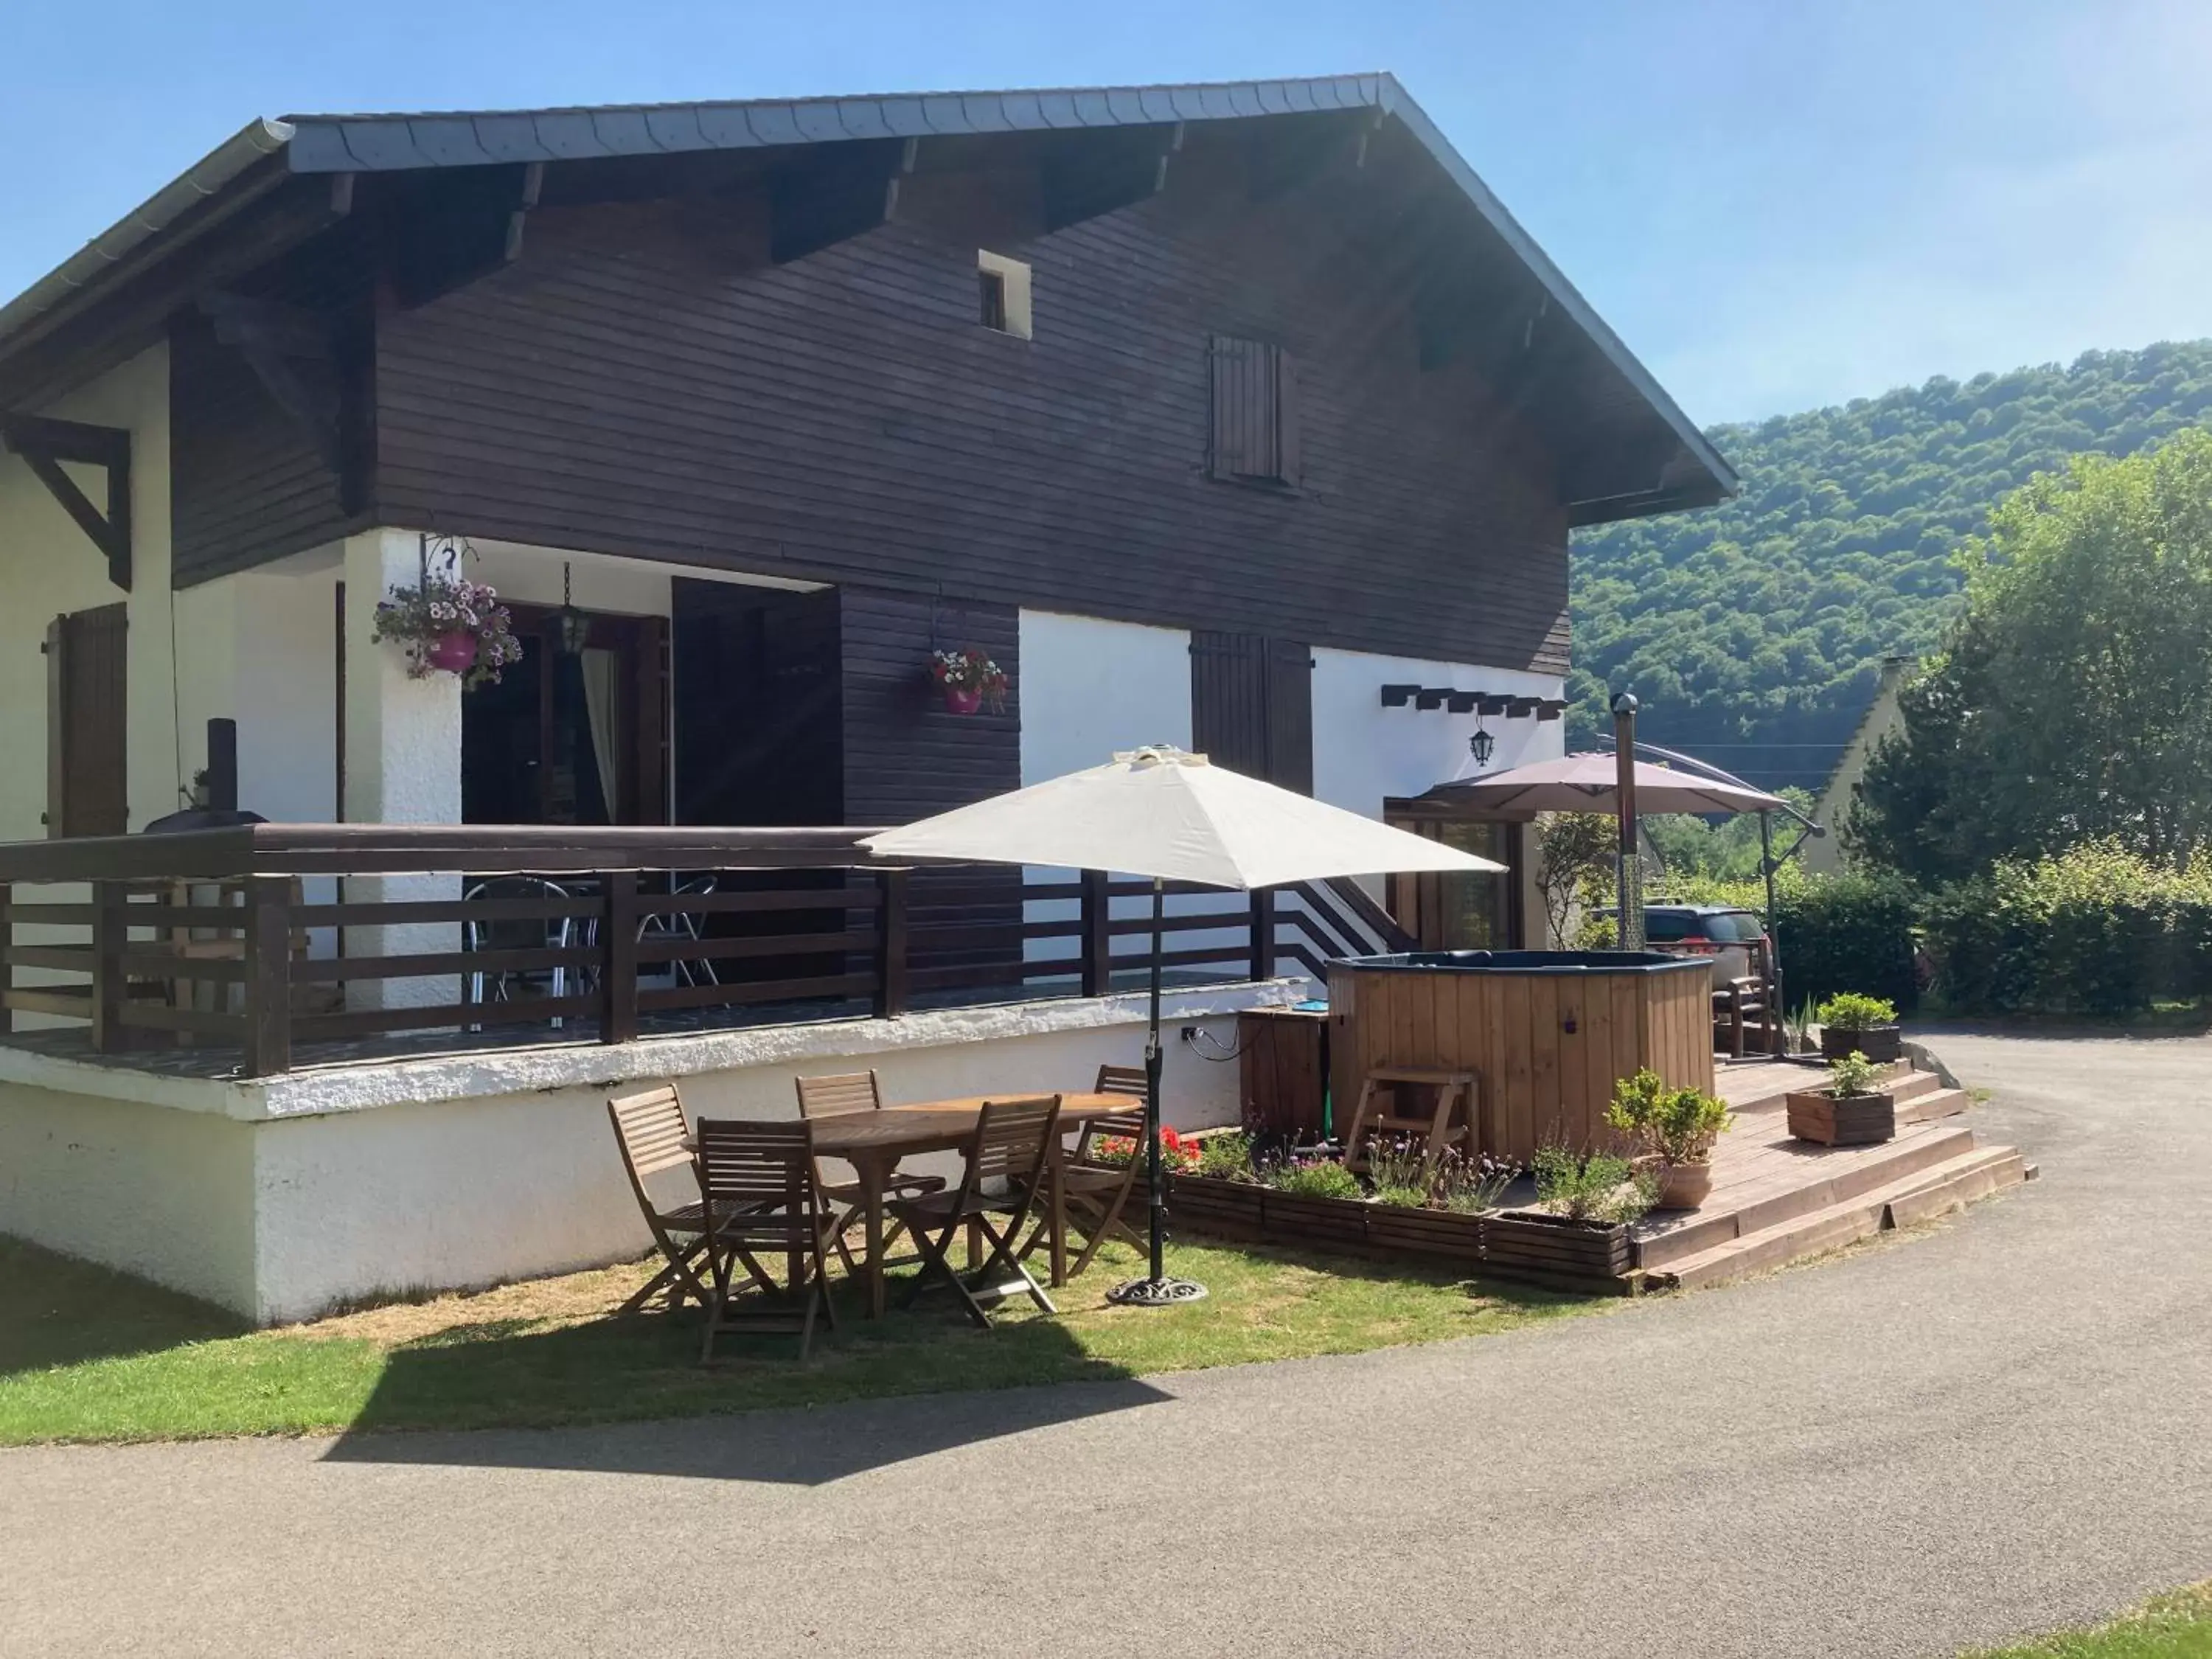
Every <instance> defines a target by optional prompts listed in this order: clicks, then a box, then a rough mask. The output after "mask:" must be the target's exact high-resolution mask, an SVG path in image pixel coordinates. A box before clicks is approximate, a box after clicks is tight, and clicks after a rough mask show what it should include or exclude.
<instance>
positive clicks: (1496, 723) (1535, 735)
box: [1313, 648, 1567, 817]
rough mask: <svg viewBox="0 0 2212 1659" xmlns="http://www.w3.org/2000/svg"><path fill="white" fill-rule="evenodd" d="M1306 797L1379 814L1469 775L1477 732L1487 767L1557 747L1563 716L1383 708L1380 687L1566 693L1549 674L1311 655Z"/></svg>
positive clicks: (1320, 652) (1538, 756)
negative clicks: (1387, 803)
mask: <svg viewBox="0 0 2212 1659" xmlns="http://www.w3.org/2000/svg"><path fill="white" fill-rule="evenodd" d="M1313 658H1314V675H1313V706H1314V793H1315V794H1316V796H1318V797H1319V798H1320V799H1322V800H1325V801H1328V802H1329V803H1330V804H1331V805H1335V806H1341V807H1345V808H1346V809H1347V810H1349V811H1354V812H1364V813H1365V814H1367V815H1368V816H1369V817H1381V816H1382V812H1383V800H1384V799H1385V798H1386V797H1403V796H1413V795H1419V794H1420V793H1423V792H1425V790H1427V789H1429V788H1431V787H1433V786H1435V785H1437V784H1439V783H1443V782H1445V781H1448V780H1449V779H1452V778H1457V777H1462V776H1472V775H1474V762H1473V761H1472V759H1471V758H1470V757H1469V756H1468V749H1467V740H1468V738H1471V737H1472V736H1474V731H1475V728H1476V727H1477V726H1482V727H1484V728H1486V730H1487V731H1488V732H1490V735H1491V736H1492V738H1495V739H1496V740H1497V745H1498V746H1497V748H1496V750H1495V751H1494V752H1493V753H1492V756H1491V760H1490V765H1489V767H1488V768H1487V769H1488V770H1491V771H1500V770H1503V769H1504V768H1506V767H1509V766H1520V765H1523V764H1525V763H1528V762H1530V761H1538V760H1551V759H1554V758H1556V757H1559V756H1560V755H1563V754H1565V752H1566V730H1567V726H1566V722H1565V720H1536V719H1534V717H1530V718H1527V719H1522V720H1506V719H1504V718H1502V717H1500V716H1497V715H1492V716H1489V717H1487V718H1485V717H1483V716H1481V715H1477V714H1452V713H1451V712H1450V711H1449V710H1448V709H1443V708H1434V709H1419V708H1413V707H1412V706H1411V705H1410V704H1408V705H1407V707H1405V708H1383V706H1382V696H1381V694H1382V688H1383V687H1384V686H1386V685H1412V684H1419V685H1425V686H1445V685H1448V686H1451V687H1453V688H1455V690H1464V691H1487V692H1489V693H1491V694H1492V696H1516V697H1552V698H1557V697H1560V696H1565V690H1564V687H1565V681H1564V680H1562V679H1561V678H1559V676H1557V675H1555V674H1529V673H1522V672H1518V671H1514V670H1511V669H1503V668H1483V667H1480V666H1475V665H1470V664H1467V663H1449V662H1424V661H1421V660H1419V659H1416V658H1412V657H1379V656H1373V655H1370V654H1369V653H1366V652H1363V651H1334V650H1328V649H1326V648H1323V649H1317V650H1316V651H1315V653H1313Z"/></svg>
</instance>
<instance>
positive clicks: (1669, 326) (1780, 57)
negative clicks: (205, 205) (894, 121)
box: [0, 0, 2212, 422]
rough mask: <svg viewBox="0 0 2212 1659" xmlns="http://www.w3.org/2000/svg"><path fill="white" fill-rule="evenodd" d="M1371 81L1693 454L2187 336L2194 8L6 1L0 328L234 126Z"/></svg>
mask: <svg viewBox="0 0 2212 1659" xmlns="http://www.w3.org/2000/svg"><path fill="white" fill-rule="evenodd" d="M1369 69H1388V70H1393V71H1395V73H1396V74H1397V75H1398V76H1399V77H1400V79H1401V80H1402V81H1403V82H1405V83H1406V84H1407V87H1408V88H1410V89H1411V90H1412V92H1413V95H1414V96H1415V97H1416V98H1418V99H1419V100H1420V102H1421V104H1422V105H1423V106H1424V107H1425V108H1426V109H1427V110H1428V112H1430V114H1431V116H1433V117H1434V118H1436V120H1437V123H1438V124H1439V125H1441V126H1442V127H1443V130H1444V131H1445V132H1446V133H1447V134H1449V136H1450V137H1451V138H1452V139H1453V141H1454V142H1455V143H1456V144H1458V146H1459V147H1460V149H1461V150H1462V153H1463V154H1464V155H1466V156H1467V157H1468V160H1469V161H1471V162H1472V163H1473V165H1474V168H1475V170H1476V171H1477V172H1479V173H1481V174H1482V175H1483V176H1484V178H1485V179H1487V180H1488V181H1489V183H1490V184H1491V185H1492V188H1493V189H1495V190H1496V191H1498V194H1499V196H1500V197H1503V198H1504V201H1505V203H1506V204H1507V205H1508V206H1509V207H1510V209H1511V210H1513V211H1514V212H1515V214H1516V215H1517V216H1519V217H1520V218H1521V220H1522V222H1523V223H1525V224H1526V225H1527V226H1528V228H1530V230H1531V231H1532V232H1534V234H1535V235H1536V237H1537V239H1538V240H1540V241H1541V242H1542V243H1543V244H1544V246H1546V248H1547V249H1548V250H1549V251H1550V252H1551V253H1552V256H1553V258H1555V259H1556V260H1558V262H1559V264H1560V265H1561V266H1562V267H1563V268H1564V269H1565V270H1566V272H1567V274H1568V276H1570V277H1571V279H1572V280H1573V281H1574V282H1575V283H1577V284H1578V285H1579V286H1580V287H1581V288H1582V289H1583V291H1584V292H1585V293H1586V294H1587V295H1589V297H1590V298H1591V300H1592V301H1594V302H1595V304H1596V305H1597V307H1598V308H1599V309H1600V311H1601V312H1602V313H1604V314H1605V316H1606V317H1607V319H1608V320H1609V321H1611V322H1612V324H1613V326H1614V327H1615V328H1616V329H1617V330H1618V331H1620V334H1621V335H1622V337H1624V338H1626V340H1627V342H1628V343H1629V344H1630V345H1631V347H1632V348H1633V349H1635V350H1636V351H1637V352H1638V355H1639V356H1642V357H1643V358H1644V361H1645V362H1647V363H1649V364H1650V366H1651V368H1653V370H1654V371H1655V372H1656V374H1658V375H1659V377H1660V379H1661V380H1662V381H1663V382H1664V383H1665V384H1666V385H1667V386H1668V388H1669V389H1670V390H1672V391H1673V392H1674V394H1675V395H1676V397H1677V398H1680V401H1681V402H1682V404H1684V406H1685V407H1686V409H1687V410H1689V411H1690V413H1691V414H1692V416H1694V417H1696V418H1697V419H1698V420H1699V421H1701V422H1710V421H1716V420H1724V419H1741V418H1747V417H1755V416H1762V415H1766V414H1772V413H1778V412H1783V411H1786V410H1795V409H1798V408H1802V407H1806V406H1808V405H1811V404H1820V403H1827V402H1834V401H1838V400H1840V399H1843V398H1850V397H1854V396H1859V395H1863V394H1871V393H1874V392H1881V391H1882V390H1883V389H1885V388H1886V387H1888V386H1894V385H1898V384H1900V383H1903V382H1906V381H1914V380H1922V379H1924V378H1926V377H1927V376H1928V375H1929V374H1954V375H1960V376H1962V377H1963V376H1965V375H1966V374H1972V373H1974V372H1976V371H1978V370H1980V369H1983V368H2009V367H2012V366H2013V365H2015V364H2017V363H2021V362H2046V361H2050V360H2052V359H2058V360H2064V359H2068V358H2070V357H2072V356H2074V355H2075V354H2076V353H2077V352H2080V351H2082V350H2084V349H2089V348H2092V347H2118V346H2134V345H2141V344H2143V343H2148V342H2149V341H2151V340H2155V339H2168V338H2182V337H2197V336H2203V335H2207V334H2212V278H2208V275H2207V273H2208V270H2212V97H2208V96H2207V95H2206V93H2205V88H2206V86H2207V84H2208V82H2212V3H2207V0H2171V3H2168V0H2068V3H2057V0H1937V3H1929V0H1917V3H1911V4H1905V3H1894V0H1850V3H1843V4H1837V3H1798V0H1741V3H1739V0H1663V3H1662V0H1516V3H1510V4H1509V3H1499V0H1429V3H1401V0H1361V3H1358V4H1354V5H1346V4H1345V3H1343V0H1321V3H1308V0H1256V3H1218V4H1216V3H1207V0H1176V3H1158V0H1111V3H1097V4H1093V3H1073V0H1032V3H1031V4H1030V5H1028V6H1026V7H1023V6H1008V5H978V4H975V3H974V0H960V3H957V4H946V3H939V0H896V3H877V0H831V3H823V4H817V5H812V6H793V5H790V4H787V3H786V4H775V5H765V4H759V5H757V4H752V3H744V0H726V3H721V4H709V3H676V0H666V3H653V0H632V3H630V4H628V5H609V4H607V3H605V0H588V3H584V0H535V3H532V4H528V5H523V4H495V3H489V0H436V3H423V0H378V3H375V4H373V5H366V6H343V7H341V6H336V5H326V6H318V5H313V4H309V5H295V6H291V7H279V6H276V5H275V4H271V3H265V0H264V3H260V4H254V5H244V4H230V3H224V0H201V3H198V4H194V5H189V6H187V5H179V4H175V3H173V0H108V3H106V4H104V5H100V6H96V7H95V6H91V5H87V4H84V3H82V0H77V3H70V4H60V3H53V0H0V156H5V157H6V158H8V160H7V161H6V163H5V165H4V167H0V295H13V294H15V293H16V292H18V291H19V290H21V289H22V288H23V287H24V286H26V285H27V283H30V282H31V281H33V279H34V278H36V277H37V276H39V275H40V274H41V273H43V272H44V271H45V270H48V269H49V268H51V267H52V265H53V264H56V263H58V261H59V260H60V259H61V258H64V256H66V255H67V254H68V253H69V252H71V251H72V250H73V249H74V248H75V247H76V246H77V245H78V244H79V243H80V242H82V240H84V239H85V238H87V237H88V236H90V235H91V234H94V233H95V232H96V231H98V230H100V229H101V228H104V227H105V226H106V225H107V224H109V223H110V222H112V221H113V220H114V219H116V218H117V217H118V216H120V215H121V214H122V213H124V212H125V211H126V210H128V209H130V208H131V207H132V206H133V205H135V204H137V202H139V201H140V200H142V199H143V197H146V196H148V195H149V194H150V193H151V192H152V191H154V190H155V188H156V187H157V186H159V185H161V183H163V182H164V181H165V180H167V179H169V178H170V177H172V176H173V175H174V174H175V173H178V172H179V171H180V170H182V168H183V167H185V166H186V165H188V164H189V163H190V162H191V161H193V160H195V159H197V157H198V156H199V155H201V154H203V153H204V151H206V150H207V149H210V148H212V147H213V146H214V145H215V144H216V143H217V142H219V141H220V140H221V139H222V138H223V137H226V136H227V135H228V134H229V133H230V132H232V131H235V130H236V129H237V128H238V127H239V126H240V125H243V124H244V123H245V122H246V120H247V119H248V118H251V117H252V116H254V115H258V114H270V115H274V114H281V113H283V112H288V111H295V110H301V111H329V110H348V109H419V108H453V107H459V108H484V107H497V106H516V105H521V106H530V105H540V104H557V103H611V102H635V101H643V100H671V99H687V98H713V97H748V96H760V95H770V94H807V93H830V92H858V91H894V90H906V89H912V88H942V87H962V86H968V87H975V86H982V87H998V86H1022V85H1030V86H1034V85H1087V84H1094V83H1119V82H1141V81H1168V80H1176V81H1180V80H1223V79H1241V78H1250V77H1261V76H1281V75H1302V74H1317V73H1329V72H1336V71H1345V70H1369Z"/></svg>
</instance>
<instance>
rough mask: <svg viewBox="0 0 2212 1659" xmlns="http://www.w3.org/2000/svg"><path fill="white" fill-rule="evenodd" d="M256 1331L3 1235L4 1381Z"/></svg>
mask: <svg viewBox="0 0 2212 1659" xmlns="http://www.w3.org/2000/svg"><path fill="white" fill-rule="evenodd" d="M251 1328H252V1327H251V1326H250V1325H249V1324H248V1322H246V1321H245V1320H243V1319H241V1318H240V1317H239V1316H237V1315H235V1314H233V1313H230V1312H228V1311H227V1310H223V1309H222V1308H218V1307H216V1306H215V1305H214V1304H211V1303H206V1302H202V1301H199V1300H198V1299H197V1298H196V1297H189V1296H185V1295H184V1294H182V1293H181V1292H179V1291H169V1290H164V1289H162V1288H161V1286H160V1285H149V1284H148V1283H147V1282H146V1281H145V1280H144V1279H134V1278H132V1277H131V1275H130V1274H128V1273H117V1272H116V1271H115V1270H114V1269H112V1268H110V1267H100V1266H98V1265H97V1264H95V1263H94V1262H90V1261H78V1260H77V1259H76V1257H74V1256H66V1255H57V1254H56V1253H55V1252H53V1251H52V1250H46V1249H40V1248H39V1247H38V1246H37V1245H35V1244H31V1243H26V1242H24V1241H23V1240H21V1239H19V1238H11V1237H7V1236H6V1235H4V1234H0V1376H9V1375H12V1374H14V1373H15V1372H18V1371H35V1370H46V1369H47V1368H48V1367H49V1366H53V1365H75V1364H81V1363H82V1362H83V1361H86V1360H92V1359H112V1358H120V1357H122V1356H124V1355H127V1354H139V1353H154V1352H160V1351H161V1350H162V1349H165V1348H175V1347H181V1346H184V1345H185V1344H186V1343H188V1342H205V1341H209V1340H213V1339H215V1338H218V1337H227V1336H238V1335H240V1334H243V1333H244V1332H246V1331H247V1330H249V1329H251Z"/></svg>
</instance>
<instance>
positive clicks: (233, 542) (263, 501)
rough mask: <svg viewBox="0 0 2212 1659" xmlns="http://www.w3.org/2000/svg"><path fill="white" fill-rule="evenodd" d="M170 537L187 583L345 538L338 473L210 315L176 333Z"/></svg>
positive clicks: (189, 319) (180, 578)
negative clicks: (220, 335) (221, 338)
mask: <svg viewBox="0 0 2212 1659" xmlns="http://www.w3.org/2000/svg"><path fill="white" fill-rule="evenodd" d="M169 512H170V520H169V533H170V548H171V556H172V560H173V565H172V568H173V572H174V575H173V584H174V586H179V587H189V586H192V585H193V584H194V583H196V582H203V581H206V580H209V579H210V577H214V576H221V575H224V574H228V573H229V572H231V571H234V570H245V569H248V568H252V566H254V565H257V564H260V563H264V562H266V561H268V560H270V559H274V558H281V557H283V556H284V555H285V554H287V553H294V552H297V551H298V550H301V548H306V547H313V546H316V545H318V544H320V543H323V542H327V541H331V540H334V539H336V538H338V537H340V536H343V535H344V534H345V533H346V532H347V528H348V523H347V518H346V515H345V513H343V511H342V510H341V508H340V506H339V501H338V478H337V473H336V472H335V471H332V470H331V468H330V466H329V465H327V464H326V463H325V461H324V459H323V457H322V455H321V454H320V453H319V452H318V451H317V449H316V447H315V446H314V444H313V441H310V439H309V438H308V436H307V430H306V428H303V427H301V425H300V424H299V423H298V422H295V421H294V420H293V418H292V417H291V416H289V415H287V414H286V413H285V412H284V411H283V409H281V408H279V407H278V406H277V403H276V399H275V398H272V397H270V395H269V393H268V392H267V391H266V390H264V388H263V386H262V385H261V382H260V380H258V379H257V378H256V377H255V375H254V373H253V370H252V368H251V367H249V366H248V364H247V363H246V359H245V358H244V357H243V356H240V354H239V353H238V352H237V351H236V350H234V349H232V348H230V347H228V346H225V345H222V344H220V343H217V342H216V337H215V331H214V329H213V327H212V326H211V325H210V324H209V323H208V322H207V320H206V319H204V318H201V317H197V316H185V317H180V318H179V319H178V320H177V322H176V324H175V325H173V328H172V329H171V331H170V337H169Z"/></svg>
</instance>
